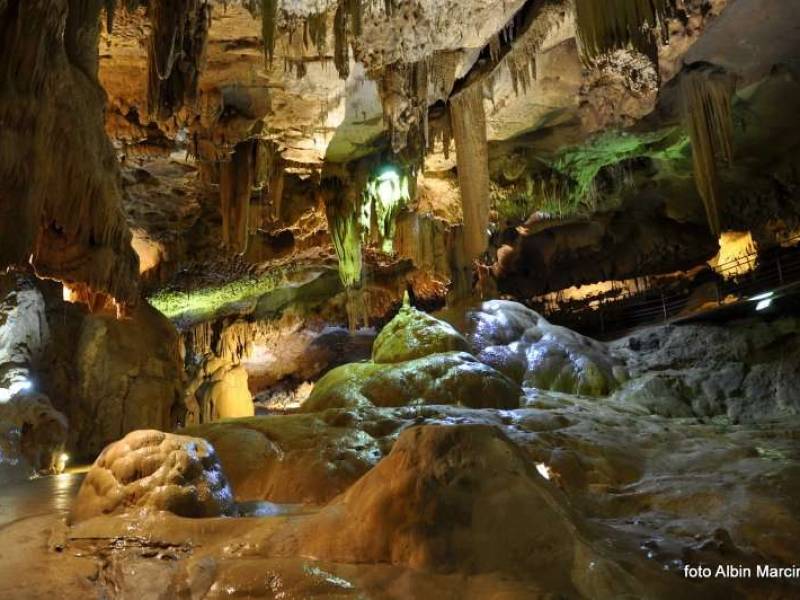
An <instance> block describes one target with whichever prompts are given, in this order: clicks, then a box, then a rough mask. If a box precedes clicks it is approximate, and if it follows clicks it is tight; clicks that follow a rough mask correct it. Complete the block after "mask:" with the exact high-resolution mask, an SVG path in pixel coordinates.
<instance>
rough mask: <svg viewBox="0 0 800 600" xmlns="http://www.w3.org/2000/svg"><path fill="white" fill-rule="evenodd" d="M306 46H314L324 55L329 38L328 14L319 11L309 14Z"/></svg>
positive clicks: (306, 26)
mask: <svg viewBox="0 0 800 600" xmlns="http://www.w3.org/2000/svg"><path fill="white" fill-rule="evenodd" d="M304 37H305V46H306V47H307V48H308V47H310V46H313V47H314V48H315V49H316V50H317V52H318V53H319V54H320V55H322V54H323V53H324V52H325V46H326V44H327V39H328V15H327V13H324V12H322V13H319V14H314V15H309V17H308V19H306V21H305V35H304Z"/></svg>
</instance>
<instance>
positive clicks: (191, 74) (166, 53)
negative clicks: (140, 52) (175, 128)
mask: <svg viewBox="0 0 800 600" xmlns="http://www.w3.org/2000/svg"><path fill="white" fill-rule="evenodd" d="M149 15H150V21H151V25H152V31H151V33H150V40H149V47H148V78H147V107H148V111H149V113H150V114H151V115H152V116H154V117H156V118H159V119H162V120H163V119H166V118H169V117H170V116H172V115H173V114H174V113H175V111H177V110H178V109H179V108H181V107H182V106H184V105H185V104H186V103H187V102H193V101H194V100H195V99H196V98H197V85H198V82H199V81H200V73H201V71H202V68H203V62H204V60H205V52H206V45H207V43H208V29H209V27H210V25H211V5H210V4H209V3H208V1H207V0H155V1H154V2H151V3H150V10H149Z"/></svg>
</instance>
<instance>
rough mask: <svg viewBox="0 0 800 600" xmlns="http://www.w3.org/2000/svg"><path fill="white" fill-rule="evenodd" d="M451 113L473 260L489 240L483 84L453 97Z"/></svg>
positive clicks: (469, 255)
mask: <svg viewBox="0 0 800 600" xmlns="http://www.w3.org/2000/svg"><path fill="white" fill-rule="evenodd" d="M450 116H451V120H452V127H453V139H454V140H455V143H456V162H457V166H458V182H459V187H460V188H461V205H462V207H463V213H464V251H465V253H466V258H467V259H469V260H471V259H473V258H477V257H478V256H480V255H481V254H483V252H484V251H485V250H486V245H487V243H488V235H487V229H488V227H489V151H488V142H487V138H486V113H485V112H484V108H483V86H482V85H481V84H480V83H478V84H475V85H472V86H470V87H468V88H467V89H466V90H464V91H463V92H461V94H459V95H458V96H454V97H453V98H452V100H451V102H450Z"/></svg>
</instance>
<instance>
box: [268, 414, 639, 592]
mask: <svg viewBox="0 0 800 600" xmlns="http://www.w3.org/2000/svg"><path fill="white" fill-rule="evenodd" d="M582 529H583V525H582V524H581V523H580V522H579V520H578V519H577V518H576V517H575V515H573V514H572V513H571V511H570V509H569V508H568V507H567V506H566V504H565V502H564V501H563V498H562V497H561V496H560V494H559V492H558V490H556V489H555V488H554V487H553V486H552V485H551V484H549V483H547V482H546V481H545V480H544V479H543V478H542V477H541V475H539V474H537V473H536V471H535V469H534V468H533V466H532V465H531V463H530V462H528V460H526V458H525V457H524V455H523V454H522V453H521V452H520V451H519V449H518V448H517V447H515V446H514V444H513V443H511V441H510V440H509V439H508V438H507V437H506V436H505V435H504V434H503V433H502V432H501V431H499V430H498V429H496V428H494V427H489V426H482V425H462V426H423V427H413V428H410V429H408V430H406V431H405V432H403V433H402V434H401V435H400V438H399V439H398V441H397V443H396V444H395V445H394V447H393V448H392V451H391V453H389V455H388V456H387V457H386V458H385V459H384V460H382V461H381V462H380V463H378V465H377V466H376V467H375V468H374V469H372V470H371V471H370V472H369V473H367V474H366V475H365V476H364V477H362V478H361V479H360V480H359V481H358V482H357V483H356V484H355V485H353V486H352V487H351V488H350V489H349V490H348V491H347V492H346V493H345V494H343V495H342V496H340V497H339V498H337V499H336V500H335V501H333V502H332V503H331V504H330V505H328V506H327V507H326V508H325V509H323V510H322V511H321V512H320V513H319V514H318V515H315V516H313V517H312V518H310V519H308V520H306V521H305V522H301V523H299V524H298V525H297V526H296V527H292V528H288V530H279V531H277V532H276V533H275V534H274V535H272V536H269V537H267V538H266V539H265V540H263V541H262V542H261V549H260V551H261V552H263V551H267V552H269V551H270V550H269V549H276V550H278V551H280V552H286V551H287V550H290V551H294V552H300V553H303V554H309V555H312V556H315V557H318V558H320V559H324V560H328V561H332V562H346V563H364V562H368V563H376V562H377V563H388V564H391V565H402V566H407V567H411V568H414V569H419V570H423V571H434V572H442V573H453V572H456V573H463V574H471V575H474V574H479V573H488V572H497V571H501V572H506V573H509V574H512V576H516V575H518V574H520V573H525V574H526V577H533V578H535V579H536V581H537V582H538V583H539V584H540V585H541V586H542V587H543V588H546V589H561V590H571V593H573V594H578V593H580V594H584V595H586V596H589V597H595V598H599V597H610V596H608V593H607V592H606V591H605V589H604V588H606V587H607V586H608V584H609V583H610V581H609V580H611V579H612V578H616V581H615V582H614V589H615V590H616V591H617V593H619V591H620V590H624V589H625V588H626V587H628V586H629V585H630V576H629V574H627V573H626V572H625V571H624V570H622V569H621V568H620V567H619V566H617V565H615V564H613V563H612V562H610V561H608V560H605V559H601V558H599V557H597V556H596V555H595V553H594V551H593V550H592V549H591V547H590V546H589V545H588V544H587V543H586V542H585V541H584V539H583V534H582ZM293 545H296V547H294V548H293V547H292V546H293ZM590 563H592V566H591V567H590Z"/></svg>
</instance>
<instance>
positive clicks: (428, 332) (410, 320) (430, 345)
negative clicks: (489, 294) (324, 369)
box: [372, 304, 470, 364]
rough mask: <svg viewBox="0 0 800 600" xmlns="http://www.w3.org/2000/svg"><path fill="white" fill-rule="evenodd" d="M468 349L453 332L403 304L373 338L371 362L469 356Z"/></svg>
mask: <svg viewBox="0 0 800 600" xmlns="http://www.w3.org/2000/svg"><path fill="white" fill-rule="evenodd" d="M469 351H470V347H469V344H468V343H467V340H466V339H464V336H462V335H461V334H460V333H459V332H458V331H456V330H455V328H454V327H453V326H452V325H450V324H449V323H445V322H444V321H440V320H439V319H437V318H435V317H432V316H430V315H429V314H427V313H424V312H422V311H420V310H417V309H416V308H414V307H412V306H409V305H408V304H405V305H404V306H403V307H402V308H401V309H400V312H399V313H398V314H397V316H396V317H395V318H394V319H392V320H391V321H389V323H388V324H387V325H386V326H385V327H384V328H383V330H382V331H381V332H380V334H378V337H376V338H375V343H374V345H373V347H372V360H373V362H375V363H392V364H393V363H399V362H405V361H408V360H413V359H415V358H422V357H423V356H428V355H430V354H439V353H442V352H469Z"/></svg>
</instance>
